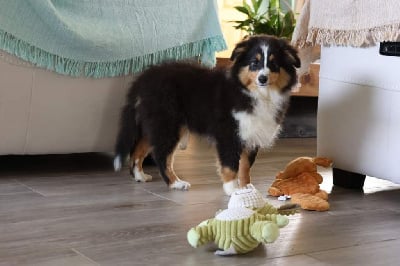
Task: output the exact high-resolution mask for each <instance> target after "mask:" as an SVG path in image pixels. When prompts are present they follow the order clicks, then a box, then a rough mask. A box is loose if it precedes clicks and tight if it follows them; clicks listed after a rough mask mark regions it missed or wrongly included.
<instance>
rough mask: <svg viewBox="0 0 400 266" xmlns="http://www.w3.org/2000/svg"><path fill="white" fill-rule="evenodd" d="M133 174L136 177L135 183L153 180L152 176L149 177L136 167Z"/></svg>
mask: <svg viewBox="0 0 400 266" xmlns="http://www.w3.org/2000/svg"><path fill="white" fill-rule="evenodd" d="M133 174H134V176H135V181H137V182H149V181H151V180H152V179H153V177H152V176H151V175H147V174H145V173H144V172H143V170H142V171H139V169H138V167H137V166H136V165H135V167H133Z"/></svg>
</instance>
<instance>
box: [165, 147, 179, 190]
mask: <svg viewBox="0 0 400 266" xmlns="http://www.w3.org/2000/svg"><path fill="white" fill-rule="evenodd" d="M174 153H175V151H173V152H172V153H171V154H170V155H168V157H167V169H165V174H166V175H167V176H168V178H169V182H170V184H173V183H175V181H177V180H179V177H178V176H177V175H176V174H175V171H174Z"/></svg>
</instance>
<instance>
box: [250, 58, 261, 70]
mask: <svg viewBox="0 0 400 266" xmlns="http://www.w3.org/2000/svg"><path fill="white" fill-rule="evenodd" d="M258 63H259V61H258V60H252V61H250V68H256V67H257V65H258Z"/></svg>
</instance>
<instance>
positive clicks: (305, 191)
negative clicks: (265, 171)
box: [268, 157, 332, 211]
mask: <svg viewBox="0 0 400 266" xmlns="http://www.w3.org/2000/svg"><path fill="white" fill-rule="evenodd" d="M318 165H319V166H323V167H329V166H331V165H332V160H330V159H328V158H322V157H315V158H311V157H299V158H297V159H294V160H293V161H291V162H289V163H288V164H287V166H286V168H285V169H284V170H283V171H281V172H279V173H278V174H277V176H276V179H275V181H274V182H273V183H272V185H271V187H270V188H269V189H268V194H269V195H271V196H275V197H279V196H282V195H290V197H291V201H292V203H296V204H299V205H300V207H301V208H302V209H305V210H315V211H326V210H329V203H328V193H327V192H326V191H324V190H321V189H320V188H319V184H321V183H322V176H321V175H320V174H319V173H318V172H317V166H318Z"/></svg>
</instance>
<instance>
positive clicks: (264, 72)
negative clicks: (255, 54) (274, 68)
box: [256, 45, 270, 86]
mask: <svg viewBox="0 0 400 266" xmlns="http://www.w3.org/2000/svg"><path fill="white" fill-rule="evenodd" d="M268 48H269V46H266V45H262V46H261V50H262V52H263V54H264V64H263V68H262V69H261V70H260V71H259V72H258V74H257V78H256V83H257V85H258V86H260V85H261V84H260V82H259V80H258V78H259V77H260V76H261V75H264V76H268V74H269V73H270V70H269V68H268V67H267V62H268Z"/></svg>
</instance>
